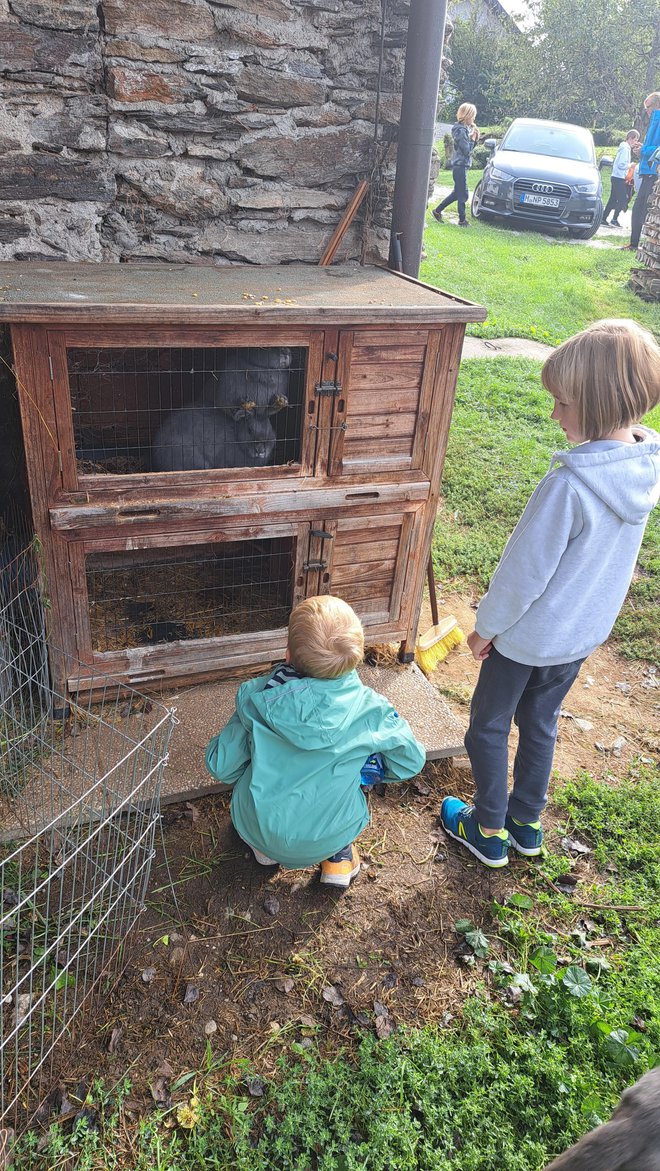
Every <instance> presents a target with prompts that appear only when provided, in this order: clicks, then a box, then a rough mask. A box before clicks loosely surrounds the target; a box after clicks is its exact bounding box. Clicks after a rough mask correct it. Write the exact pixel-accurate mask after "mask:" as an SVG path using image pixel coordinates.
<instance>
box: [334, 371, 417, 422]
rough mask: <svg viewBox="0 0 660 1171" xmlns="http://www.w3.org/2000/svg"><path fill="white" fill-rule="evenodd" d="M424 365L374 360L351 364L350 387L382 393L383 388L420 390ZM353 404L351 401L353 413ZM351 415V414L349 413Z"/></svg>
mask: <svg viewBox="0 0 660 1171" xmlns="http://www.w3.org/2000/svg"><path fill="white" fill-rule="evenodd" d="M423 371H424V365H423V363H422V362H373V363H371V364H370V365H362V366H354V365H351V374H350V383H349V389H350V390H352V389H353V387H356V388H357V389H358V390H370V391H372V392H376V393H380V391H381V389H383V390H388V389H390V388H393V389H395V390H407V389H409V388H412V389H417V390H419V387H420V386H421V384H422V374H423ZM352 411H353V406H352V403H351V414H352ZM349 417H350V415H349Z"/></svg>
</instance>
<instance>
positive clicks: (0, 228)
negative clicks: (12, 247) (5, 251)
mask: <svg viewBox="0 0 660 1171" xmlns="http://www.w3.org/2000/svg"><path fill="white" fill-rule="evenodd" d="M29 234H30V229H29V228H28V226H27V224H25V223H22V221H21V220H14V219H11V218H10V217H8V216H0V242H2V243H3V244H11V242H12V240H20V239H21V238H22V237H23V236H29Z"/></svg>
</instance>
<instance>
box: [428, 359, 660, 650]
mask: <svg viewBox="0 0 660 1171" xmlns="http://www.w3.org/2000/svg"><path fill="white" fill-rule="evenodd" d="M539 372H540V363H539V362H536V361H532V360H531V359H526V358H494V359H489V360H482V359H473V360H472V361H468V362H464V363H463V364H462V366H461V371H460V376H459V383H458V389H457V395H456V406H455V409H454V414H453V418H452V425H451V431H450V436H449V444H448V448H447V459H446V463H445V471H444V478H443V504H442V509H441V512H440V514H439V517H438V521H437V522H436V526H435V533H434V538H433V564H434V569H435V574H436V577H437V578H438V580H441V581H443V582H445V583H446V584H447V585H449V584H451V585H452V586H454V587H457V588H459V589H467V590H468V591H470V592H472V591H474V590H475V589H477V590H478V591H479V592H483V591H484V590H485V589H486V587H487V585H488V582H489V580H490V577H491V574H492V572H493V570H494V569H495V566H496V565H497V562H498V560H499V558H500V555H501V553H502V550H503V548H504V545H505V544H506V541H507V539H508V537H509V535H510V533H511V531H512V529H513V528H514V527H515V525H516V523H517V521H518V520H519V518H520V514H521V512H522V510H523V508H524V506H525V504H526V502H527V499H528V497H529V496H530V494H531V492H532V491H533V489H534V488H535V486H536V484H537V483H538V481H539V480H540V479H541V477H542V476H543V475H544V474H545V473H546V472H547V470H548V467H549V462H550V458H551V456H552V454H553V452H555V451H558V450H564V449H566V448H567V447H568V444H567V443H566V440H565V439H564V436H563V435H562V433H561V431H560V430H559V428H558V426H557V425H556V424H555V423H553V422H552V421H551V420H550V417H549V416H550V400H549V396H548V394H547V392H546V391H545V390H544V389H543V387H542V386H541V381H540V377H539ZM647 422H648V424H649V426H655V427H658V426H660V407H656V408H655V410H654V411H652V412H651V414H650V415H649V416H648V418H647ZM659 599H660V516H659V515H658V510H657V509H656V510H655V511H654V512H653V513H652V514H651V518H650V520H649V523H648V526H647V530H646V535H645V537H644V543H643V545H642V550H641V554H640V558H639V569H638V574H637V576H636V580H635V581H634V582H633V584H632V586H631V589H630V592H629V596H628V599H627V601H626V604H625V606H624V609H623V611H622V613H621V616H620V618H619V620H618V621H617V624H616V626H615V629H614V633H613V636H612V637H613V640H614V642H615V644H616V646H617V649H619V650H620V651H621V652H622V653H624V654H625V655H627V656H628V657H630V658H641V659H648V660H649V661H650V662H653V663H656V664H658V665H660V649H659V647H658V637H657V632H658V629H660V600H659Z"/></svg>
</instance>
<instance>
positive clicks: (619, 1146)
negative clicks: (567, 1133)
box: [545, 1067, 660, 1171]
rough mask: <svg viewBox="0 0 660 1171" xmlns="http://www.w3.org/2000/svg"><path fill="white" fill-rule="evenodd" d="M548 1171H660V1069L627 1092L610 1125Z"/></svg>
mask: <svg viewBox="0 0 660 1171" xmlns="http://www.w3.org/2000/svg"><path fill="white" fill-rule="evenodd" d="M545 1171H660V1067H657V1068H656V1069H652V1070H650V1071H649V1073H645V1074H644V1077H642V1078H640V1080H639V1081H638V1082H636V1083H635V1085H634V1086H631V1087H630V1089H628V1090H624V1092H623V1094H622V1095H621V1098H620V1100H619V1104H618V1106H617V1107H616V1110H615V1111H614V1114H613V1115H612V1117H611V1119H610V1121H609V1122H606V1123H605V1124H604V1125H603V1126H598V1127H597V1128H596V1130H592V1131H591V1132H590V1133H589V1134H587V1135H585V1136H584V1138H583V1139H580V1142H579V1143H576V1144H575V1146H573V1147H570V1149H569V1150H568V1151H565V1152H564V1154H563V1155H560V1156H559V1158H557V1159H555V1160H554V1161H553V1162H552V1163H550V1164H549V1166H547V1167H546V1169H545Z"/></svg>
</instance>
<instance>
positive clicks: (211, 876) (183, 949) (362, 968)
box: [65, 594, 660, 1115]
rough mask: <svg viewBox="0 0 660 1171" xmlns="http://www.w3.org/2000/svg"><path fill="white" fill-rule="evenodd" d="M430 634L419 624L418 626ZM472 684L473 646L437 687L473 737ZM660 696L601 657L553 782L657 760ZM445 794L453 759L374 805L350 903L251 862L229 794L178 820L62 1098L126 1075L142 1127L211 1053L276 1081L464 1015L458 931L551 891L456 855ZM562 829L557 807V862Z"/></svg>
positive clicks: (587, 865) (526, 873)
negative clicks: (443, 821) (403, 1028)
mask: <svg viewBox="0 0 660 1171" xmlns="http://www.w3.org/2000/svg"><path fill="white" fill-rule="evenodd" d="M475 602H476V598H474V599H470V598H469V597H465V596H458V595H453V594H447V595H445V596H444V597H442V598H441V601H440V606H441V613H443V614H449V613H453V614H455V615H456V617H457V618H458V620H459V623H460V625H461V626H462V628H463V629H464V631H465V632H466V633H468V632H469V630H470V629H471V628H472V623H473V618H474V603H475ZM427 623H428V624H430V615H429V614H428V613H425V615H424V616H423V619H422V623H421V629H422V630H424V629H425V626H426V624H427ZM477 671H478V666H477V664H476V663H475V662H474V660H473V659H472V657H471V655H470V654H469V651H468V650H467V647H466V646H465V644H463V645H461V646H459V647H457V648H456V649H455V650H453V651H452V652H451V653H450V655H449V657H448V658H447V660H446V661H445V662H444V663H443V664H441V665H440V666H439V667H438V669H437V670H436V671H435V672H434V675H433V677H432V682H433V684H434V685H435V686H437V687H438V688H439V690H440V692H441V693H442V695H443V697H444V698H445V700H446V701H447V702H448V703H449V705H450V706H451V707H452V708H453V710H454V711H455V712H456V714H457V716H458V717H459V719H460V720H461V722H463V723H465V721H466V717H467V707H468V704H469V699H470V695H471V692H472V688H473V686H474V682H475V679H476V675H477ZM659 700H660V690H658V687H657V678H656V675H655V673H654V672H653V670H652V669H651V668H648V667H645V666H644V665H643V664H639V663H628V662H626V661H625V660H622V659H621V658H619V657H618V656H617V655H616V654H615V653H614V652H613V651H612V650H611V649H610V648H608V647H604V648H601V649H600V650H599V651H597V652H596V653H595V654H594V655H592V656H591V658H590V659H589V660H588V661H587V663H586V664H585V665H584V667H583V668H582V672H581V674H580V677H579V678H578V681H577V682H576V684H575V686H574V688H573V690H572V691H571V692H570V694H569V696H568V697H567V700H566V713H567V714H566V715H564V716H563V717H562V719H561V721H560V736H559V743H558V746H557V755H556V769H557V773H558V774H559V775H566V776H569V775H573V774H575V772H577V771H578V770H579V769H581V768H584V769H588V770H589V771H590V772H591V773H593V774H594V775H595V776H596V777H599V778H601V779H603V781H605V782H607V781H608V780H611V779H612V778H613V777H615V776H617V775H621V774H623V773H624V772H625V771H627V769H628V767H629V765H630V764H631V762H632V761H633V759H634V758H635V757H639V756H642V757H645V758H646V759H649V760H650V759H657V756H658V750H659V748H660V743H659V741H658V712H659V708H660V704H659ZM569 713H570V714H569ZM575 717H577V719H579V720H582V721H586V722H587V724H591V725H592V727H591V728H587V727H585V725H584V724H582V725H580V724H577V723H576V718H575ZM622 741H623V742H622ZM514 743H515V733H513V734H512V747H513V745H514ZM448 793H457V794H458V795H460V796H463V797H464V798H466V799H469V798H470V796H471V793H472V779H471V774H470V771H469V768H466V767H463V764H462V762H461V761H460V760H459V761H452V760H443V761H438V762H435V763H431V764H428V765H427V766H426V768H425V770H424V772H423V773H422V774H421V775H420V777H418V778H416V779H415V780H414V781H411V782H408V783H406V784H397V785H391V786H387V787H386V788H385V790H384V794H383V795H378V794H376V793H374V794H372V795H371V796H370V797H369V802H370V807H371V814H372V822H371V825H370V826H369V827H368V829H367V830H365V832H364V833H363V835H362V836H361V838H360V840H359V842H358V845H359V849H360V853H361V856H362V862H363V867H362V871H361V873H360V875H359V876H358V878H357V879H356V881H355V882H354V884H353V885H352V886H351V888H350V889H349V890H348V891H346V892H338V891H334V890H331V889H329V888H327V887H321V886H320V885H319V882H318V868H316V867H313V868H310V869H308V870H302V871H286V870H282V869H280V868H279V867H272V868H262V867H260V866H258V864H257V863H256V862H255V861H254V859H253V857H252V855H251V852H250V851H248V850H247V849H246V847H245V846H244V845H243V843H242V842H240V840H239V839H238V838H237V836H236V834H235V832H234V830H233V828H232V826H231V823H230V820H229V795H228V794H227V793H218V794H217V795H213V796H210V797H204V798H200V799H198V800H195V801H192V802H182V803H180V804H176V805H171V806H168V807H167V808H166V809H165V811H164V814H163V835H162V842H160V843H159V846H158V850H157V857H156V858H155V860H154V865H153V870H152V876H151V882H150V889H149V894H148V900H147V908H146V910H145V911H144V913H143V914H142V916H141V917H140V919H139V921H138V925H137V927H136V929H135V931H134V932H133V936H132V939H131V941H130V942H129V946H128V948H127V956H128V963H127V965H126V967H125V969H124V971H123V972H122V974H121V976H120V977H119V979H118V981H117V982H116V984H115V986H114V987H113V988H112V989H111V990H110V991H109V992H108V994H107V996H106V998H105V1002H104V1003H103V1004H102V1005H101V1007H100V1009H99V1011H98V1012H97V1013H96V1015H95V1017H94V1021H93V1026H92V1027H90V1026H89V1024H88V1027H87V1030H86V1033H85V1034H84V1035H79V1037H78V1043H77V1046H76V1050H75V1057H74V1058H73V1059H71V1058H69V1060H68V1062H67V1066H66V1071H65V1080H66V1082H67V1084H68V1085H72V1084H74V1085H76V1084H79V1083H83V1084H86V1085H90V1084H91V1082H92V1080H93V1079H94V1078H95V1077H101V1078H102V1079H103V1080H104V1081H105V1082H106V1084H108V1085H112V1084H113V1083H115V1082H118V1081H119V1080H121V1079H122V1078H123V1077H124V1076H126V1075H127V1076H128V1077H130V1079H131V1083H132V1090H131V1100H130V1108H131V1109H132V1110H133V1111H134V1112H135V1114H136V1115H139V1114H141V1113H144V1112H147V1111H148V1110H149V1109H151V1108H152V1107H153V1103H154V1100H155V1099H160V1101H165V1100H167V1099H168V1096H169V1093H170V1090H171V1087H172V1086H173V1085H174V1084H175V1081H176V1078H178V1077H179V1076H181V1075H183V1074H185V1073H186V1072H187V1071H191V1070H199V1069H203V1068H207V1062H208V1060H209V1057H210V1058H211V1059H214V1058H222V1059H227V1058H228V1059H229V1060H231V1061H232V1063H233V1064H234V1067H235V1068H236V1063H237V1062H239V1061H240V1060H241V1059H249V1061H250V1062H251V1065H252V1067H253V1068H254V1069H256V1071H257V1073H258V1075H259V1076H260V1077H268V1076H270V1075H271V1074H272V1073H274V1071H275V1067H276V1061H277V1059H278V1058H279V1057H280V1056H281V1055H282V1054H283V1053H284V1052H286V1051H287V1050H288V1049H289V1048H290V1046H291V1044H292V1043H294V1042H295V1043H297V1044H299V1045H302V1046H303V1047H309V1046H310V1045H311V1044H318V1045H320V1047H321V1049H322V1050H323V1051H325V1052H327V1053H328V1055H332V1054H333V1053H336V1051H337V1049H338V1047H339V1046H341V1045H343V1044H348V1045H353V1044H355V1042H356V1040H357V1039H359V1037H360V1036H361V1035H363V1034H364V1033H365V1031H370V1032H374V1033H376V1034H377V1035H378V1036H387V1035H388V1033H389V1032H390V1031H391V1030H392V1029H393V1028H395V1027H396V1026H397V1025H400V1024H424V1023H427V1022H434V1023H437V1024H440V1025H442V1024H443V1023H446V1022H448V1021H449V1020H450V1019H451V1018H452V1017H454V1016H456V1015H458V1014H460V1012H461V1007H462V1005H463V1003H464V1001H465V999H466V997H467V996H468V994H469V993H470V991H471V990H472V989H473V987H474V980H475V977H474V975H473V973H472V972H471V970H470V969H469V967H466V966H465V964H464V963H463V962H462V960H461V955H462V951H463V950H464V945H463V944H462V940H461V938H460V937H458V936H457V935H456V933H455V931H454V929H453V925H454V923H455V922H456V921H457V920H458V919H471V920H472V921H473V922H474V923H475V924H479V925H482V926H484V927H485V929H486V931H488V929H489V927H490V925H491V918H490V915H491V912H490V907H491V904H492V901H493V899H495V900H497V901H498V902H502V901H503V900H504V899H505V898H506V896H507V895H508V894H509V893H511V892H512V891H513V890H514V889H516V888H520V887H522V888H523V889H525V888H527V889H531V890H532V891H533V890H534V888H536V887H537V884H538V883H539V882H541V881H542V880H541V878H540V877H538V876H537V871H536V869H535V867H534V865H532V864H530V863H528V862H526V861H525V860H523V859H521V858H519V857H518V856H514V857H513V858H512V860H511V864H510V866H509V867H508V868H507V870H505V871H504V872H492V871H488V870H486V869H485V868H484V867H482V866H481V865H480V864H479V863H477V862H476V860H474V861H473V860H472V859H471V858H470V856H469V855H467V854H466V853H465V852H463V851H459V849H458V847H456V846H455V844H454V843H450V842H449V841H448V840H447V839H446V838H445V837H444V834H443V833H442V831H441V830H440V829H439V827H438V812H439V808H440V804H441V801H442V798H443V797H444V796H446V795H447V794H448ZM558 822H559V819H558V818H557V817H556V816H554V815H553V813H552V809H551V808H550V810H549V815H548V818H547V822H546V824H547V827H548V829H549V834H548V840H549V844H550V846H551V847H552V848H554V849H557V850H559V849H560V846H559V838H560V837H561V835H562V833H564V832H565V830H564V829H563V828H562V826H561V822H559V824H557V823H558ZM574 873H575V874H576V876H577V877H578V879H579V884H578V887H577V888H576V896H575V899H576V918H577V917H578V916H579V915H580V914H583V913H584V912H583V911H581V909H580V905H579V901H580V888H581V887H582V885H583V883H588V882H589V881H591V879H592V878H593V877H594V873H593V863H592V862H591V860H590V859H586V860H585V859H577V861H576V862H575V863H574ZM545 888H546V889H547V886H546V887H545ZM186 1084H187V1083H186ZM185 1092H186V1091H185V1088H184V1089H182V1090H181V1092H180V1094H179V1095H178V1096H181V1095H182V1094H183V1095H185ZM175 1097H177V1094H176V1093H175Z"/></svg>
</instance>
